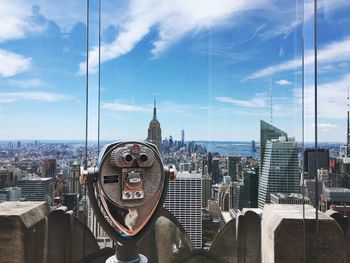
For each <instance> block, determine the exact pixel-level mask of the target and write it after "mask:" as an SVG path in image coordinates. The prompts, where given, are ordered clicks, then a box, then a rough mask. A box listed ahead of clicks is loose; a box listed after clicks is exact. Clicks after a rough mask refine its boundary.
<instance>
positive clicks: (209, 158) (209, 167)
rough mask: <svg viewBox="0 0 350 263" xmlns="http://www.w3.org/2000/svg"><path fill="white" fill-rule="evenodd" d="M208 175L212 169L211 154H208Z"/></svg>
mask: <svg viewBox="0 0 350 263" xmlns="http://www.w3.org/2000/svg"><path fill="white" fill-rule="evenodd" d="M207 164H208V175H210V176H211V173H212V169H213V154H212V153H211V152H208V161H207Z"/></svg>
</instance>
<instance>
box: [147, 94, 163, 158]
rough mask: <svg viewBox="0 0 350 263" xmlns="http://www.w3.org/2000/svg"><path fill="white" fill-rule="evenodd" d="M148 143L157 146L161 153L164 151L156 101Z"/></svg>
mask: <svg viewBox="0 0 350 263" xmlns="http://www.w3.org/2000/svg"><path fill="white" fill-rule="evenodd" d="M147 141H149V142H151V143H153V144H155V145H156V146H157V148H158V150H159V151H160V152H161V151H162V130H161V128H160V123H159V121H158V120H157V107H156V100H154V107H153V119H152V120H151V122H150V123H149V128H148V136H147Z"/></svg>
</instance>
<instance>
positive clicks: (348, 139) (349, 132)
mask: <svg viewBox="0 0 350 263" xmlns="http://www.w3.org/2000/svg"><path fill="white" fill-rule="evenodd" d="M347 103H348V104H347V111H346V113H347V116H348V120H347V125H348V128H347V135H346V139H347V140H346V144H347V146H350V123H349V108H350V103H349V86H348V98H347Z"/></svg>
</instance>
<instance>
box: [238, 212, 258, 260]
mask: <svg viewBox="0 0 350 263" xmlns="http://www.w3.org/2000/svg"><path fill="white" fill-rule="evenodd" d="M260 237H261V217H260V216H259V215H258V214H257V213H256V212H255V211H254V210H253V209H251V210H250V209H244V210H243V212H242V214H241V215H239V216H238V220H237V241H236V242H237V254H238V262H242V263H249V262H251V263H256V262H260V258H261V238H260Z"/></svg>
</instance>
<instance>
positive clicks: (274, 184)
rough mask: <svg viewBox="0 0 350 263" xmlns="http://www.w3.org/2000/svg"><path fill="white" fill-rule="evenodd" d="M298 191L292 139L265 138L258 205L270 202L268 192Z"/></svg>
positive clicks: (295, 158) (294, 143)
mask: <svg viewBox="0 0 350 263" xmlns="http://www.w3.org/2000/svg"><path fill="white" fill-rule="evenodd" d="M276 192H282V193H298V192H300V175H299V165H298V147H297V143H296V141H295V140H294V139H291V138H289V139H287V138H286V137H284V136H281V137H280V138H279V139H271V140H267V142H266V145H265V154H264V162H263V164H262V168H261V174H260V178H259V191H258V207H259V208H263V207H264V205H265V204H266V203H269V202H270V194H271V193H276Z"/></svg>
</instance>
